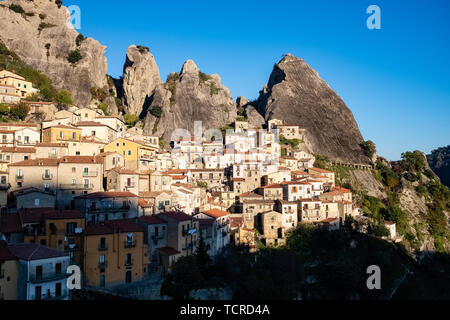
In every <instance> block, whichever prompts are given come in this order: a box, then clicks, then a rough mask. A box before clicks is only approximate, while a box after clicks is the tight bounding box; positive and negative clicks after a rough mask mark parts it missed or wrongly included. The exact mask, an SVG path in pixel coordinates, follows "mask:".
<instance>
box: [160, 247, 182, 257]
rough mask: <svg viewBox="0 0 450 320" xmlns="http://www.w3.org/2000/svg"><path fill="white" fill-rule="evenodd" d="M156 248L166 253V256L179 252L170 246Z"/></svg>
mask: <svg viewBox="0 0 450 320" xmlns="http://www.w3.org/2000/svg"><path fill="white" fill-rule="evenodd" d="M157 250H158V251H161V252H163V253H165V254H167V255H168V256H174V255H176V254H180V251H178V250H175V249H174V248H172V247H164V248H158V249H157Z"/></svg>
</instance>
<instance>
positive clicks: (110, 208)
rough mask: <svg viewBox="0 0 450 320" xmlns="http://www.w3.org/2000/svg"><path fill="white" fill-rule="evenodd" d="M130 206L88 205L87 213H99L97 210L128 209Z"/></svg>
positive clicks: (114, 210)
mask: <svg viewBox="0 0 450 320" xmlns="http://www.w3.org/2000/svg"><path fill="white" fill-rule="evenodd" d="M130 208H131V207H130V206H129V205H126V206H123V205H122V206H102V207H90V208H88V212H89V213H99V212H118V211H119V212H120V211H128V210H130Z"/></svg>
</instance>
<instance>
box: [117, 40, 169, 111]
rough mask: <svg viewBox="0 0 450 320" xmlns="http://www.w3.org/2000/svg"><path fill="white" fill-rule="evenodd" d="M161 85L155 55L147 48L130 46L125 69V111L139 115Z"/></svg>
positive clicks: (123, 86)
mask: <svg viewBox="0 0 450 320" xmlns="http://www.w3.org/2000/svg"><path fill="white" fill-rule="evenodd" d="M159 84H161V78H160V76H159V69H158V66H157V65H156V62H155V58H154V57H153V55H152V54H151V53H150V52H149V51H148V49H147V48H144V47H136V46H135V45H132V46H130V47H129V48H128V51H127V58H126V62H125V65H124V68H123V83H122V88H123V89H122V90H123V96H122V102H123V106H124V111H125V112H126V113H131V114H135V115H139V114H140V113H141V112H142V110H143V109H144V105H145V103H146V101H149V99H150V96H151V95H152V93H153V91H154V90H155V88H156V86H158V85H159Z"/></svg>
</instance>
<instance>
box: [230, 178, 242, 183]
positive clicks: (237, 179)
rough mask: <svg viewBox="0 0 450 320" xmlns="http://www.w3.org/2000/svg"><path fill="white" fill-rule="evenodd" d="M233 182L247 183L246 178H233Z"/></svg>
mask: <svg viewBox="0 0 450 320" xmlns="http://www.w3.org/2000/svg"><path fill="white" fill-rule="evenodd" d="M231 180H233V181H236V182H244V181H245V179H244V178H232V179H231Z"/></svg>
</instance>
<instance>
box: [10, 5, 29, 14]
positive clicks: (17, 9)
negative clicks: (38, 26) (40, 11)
mask: <svg viewBox="0 0 450 320" xmlns="http://www.w3.org/2000/svg"><path fill="white" fill-rule="evenodd" d="M9 9H10V10H12V11H14V12H17V13H20V14H24V13H25V10H23V8H22V6H21V5H19V4H10V5H9Z"/></svg>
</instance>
